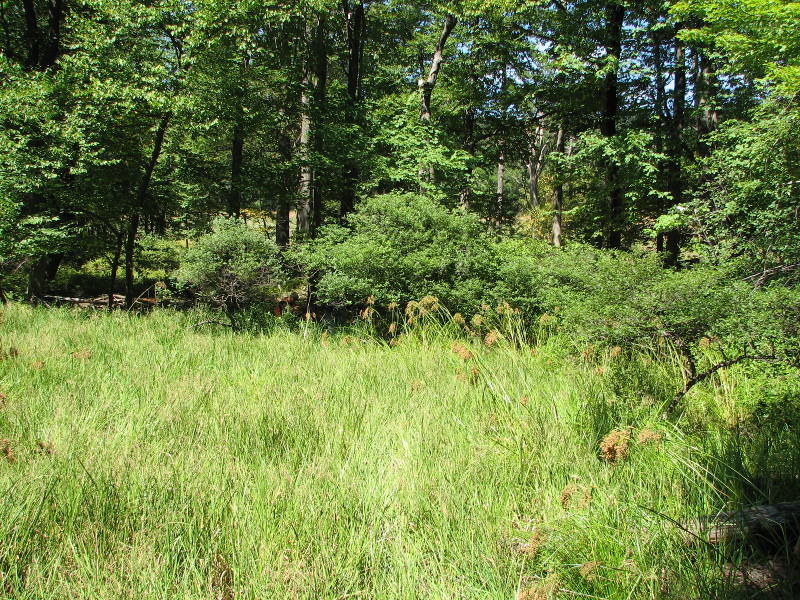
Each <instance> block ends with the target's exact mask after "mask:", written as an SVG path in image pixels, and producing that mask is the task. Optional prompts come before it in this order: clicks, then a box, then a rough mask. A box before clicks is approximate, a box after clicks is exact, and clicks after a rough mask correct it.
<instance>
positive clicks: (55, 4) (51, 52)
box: [40, 0, 64, 71]
mask: <svg viewBox="0 0 800 600" xmlns="http://www.w3.org/2000/svg"><path fill="white" fill-rule="evenodd" d="M47 8H48V17H47V44H46V45H45V47H44V52H43V53H42V57H41V61H40V69H41V70H42V71H44V70H46V69H49V68H50V67H52V66H54V65H55V64H56V61H57V60H58V57H59V56H60V55H61V21H62V20H63V18H64V9H63V4H62V0H49V1H48V3H47Z"/></svg>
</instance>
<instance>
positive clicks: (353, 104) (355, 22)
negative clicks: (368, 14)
mask: <svg viewBox="0 0 800 600" xmlns="http://www.w3.org/2000/svg"><path fill="white" fill-rule="evenodd" d="M342 9H343V10H344V14H345V16H346V18H347V106H346V108H345V123H346V124H347V125H355V124H356V122H357V120H358V105H359V103H360V100H361V98H360V96H361V94H360V87H361V59H362V56H363V48H362V36H363V33H364V3H363V2H355V3H354V6H352V7H351V6H350V2H349V1H348V0H342ZM359 176H360V170H359V168H358V161H356V160H355V157H354V156H352V155H348V156H347V157H346V158H345V164H344V178H343V182H342V191H341V196H340V202H339V217H340V218H342V219H344V217H346V216H347V215H348V214H349V213H351V212H353V208H354V207H355V203H356V186H357V185H358V179H359Z"/></svg>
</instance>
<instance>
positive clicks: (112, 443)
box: [0, 304, 800, 600]
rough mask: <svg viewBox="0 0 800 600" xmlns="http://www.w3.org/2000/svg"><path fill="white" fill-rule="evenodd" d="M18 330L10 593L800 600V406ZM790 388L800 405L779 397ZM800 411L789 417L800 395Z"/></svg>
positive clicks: (622, 367) (354, 351)
mask: <svg viewBox="0 0 800 600" xmlns="http://www.w3.org/2000/svg"><path fill="white" fill-rule="evenodd" d="M199 320H201V319H200V318H198V315H197V314H195V313H194V312H191V311H188V312H183V313H177V312H173V311H170V310H163V309H156V310H154V311H153V313H152V314H149V315H146V316H142V315H138V316H137V315H133V314H128V313H123V312H116V313H102V312H99V311H81V310H78V309H52V310H46V309H41V308H40V309H31V308H28V307H23V306H20V305H14V304H12V305H9V306H7V307H5V308H3V312H2V325H0V350H2V360H0V450H1V452H0V487H1V488H2V497H1V498H0V597H4V598H123V597H129V598H216V599H223V598H225V599H228V598H330V599H337V598H338V599H344V598H386V599H388V598H392V599H394V598H409V599H411V598H498V599H500V598H503V599H516V598H519V599H525V600H534V599H537V600H543V599H545V598H620V599H625V598H710V597H717V598H747V597H758V598H766V597H780V598H789V597H796V595H797V593H798V590H799V589H800V584H798V577H797V574H798V552H800V548H798V545H797V541H796V539H794V538H791V539H789V538H787V539H786V540H784V542H785V543H783V544H780V543H779V544H775V545H772V546H770V547H768V548H767V547H756V546H753V545H750V544H737V543H730V544H728V545H727V546H720V545H714V546H712V545H709V544H706V543H705V542H704V541H703V540H701V539H689V540H687V536H686V532H685V530H684V528H683V525H682V524H683V523H686V522H687V521H688V520H690V519H694V518H697V517H701V516H703V515H713V514H716V513H717V512H719V511H722V510H736V509H739V508H741V507H743V506H751V505H757V504H765V503H774V502H780V501H787V500H796V499H798V497H800V494H799V492H800V482H799V481H798V480H797V476H796V473H797V472H798V465H800V460H798V458H799V456H800V449H798V444H797V442H796V440H797V439H798V437H797V434H798V423H797V420H798V416H797V415H798V411H797V410H796V409H797V406H796V405H794V404H792V402H793V400H791V398H796V397H797V395H796V390H795V391H792V390H788V391H786V390H784V391H785V394H784V396H783V397H782V399H781V402H776V403H774V404H770V405H762V404H758V403H757V402H754V401H753V400H752V398H751V396H752V395H753V390H755V389H760V388H758V385H760V384H759V382H760V381H761V380H762V379H763V378H764V377H767V376H769V374H768V373H767V374H765V373H762V372H756V371H753V370H748V369H747V368H745V367H743V366H742V367H738V366H737V367H735V368H732V369H728V370H721V371H720V372H719V373H718V374H716V375H715V376H714V377H713V378H709V380H708V381H706V382H704V383H703V384H701V385H698V386H697V387H696V388H695V389H693V390H692V393H691V394H690V395H689V396H687V398H686V401H687V403H686V406H685V410H683V412H682V413H681V414H680V415H675V417H674V418H673V419H671V420H670V421H665V420H664V419H663V418H662V416H661V415H662V409H663V400H664V399H667V398H669V397H671V395H672V393H674V391H675V389H676V384H677V383H678V382H680V371H679V365H678V364H677V363H675V362H674V361H670V360H668V359H665V358H664V357H658V356H655V355H653V354H652V353H648V352H646V351H645V350H636V349H625V348H617V347H615V348H608V349H603V348H594V347H578V346H576V344H574V343H572V342H570V340H567V339H564V338H563V337H559V336H558V335H553V336H551V337H549V338H548V339H547V340H546V341H543V342H542V343H541V344H540V345H538V346H536V347H531V346H527V345H524V344H519V343H517V344H514V343H511V342H510V341H509V340H507V339H504V338H502V336H501V337H500V338H499V339H494V340H491V343H489V340H488V339H487V340H480V339H478V340H469V339H459V338H455V337H453V336H452V335H450V334H449V332H448V330H447V328H438V329H436V328H430V329H426V328H424V327H422V328H419V329H417V330H409V331H407V332H405V333H404V334H403V335H402V336H400V337H399V338H398V339H399V341H398V342H395V344H394V345H390V344H387V343H384V342H380V341H376V340H375V339H373V338H370V337H367V336H359V335H357V334H354V333H352V332H351V333H350V334H346V332H343V333H341V334H334V335H330V334H328V333H327V332H325V331H323V330H322V329H317V328H316V327H311V328H310V329H304V328H303V327H302V326H301V327H300V328H299V331H298V330H297V328H296V327H295V330H294V331H291V330H290V328H288V327H285V328H283V327H275V328H274V329H273V331H272V332H271V333H269V334H268V335H251V334H234V333H232V332H230V331H228V330H227V329H224V328H219V330H217V329H213V328H207V329H203V328H194V329H191V328H190V327H191V326H192V325H194V324H195V323H196V322H197V321H199ZM787 385H788V384H787ZM793 394H795V395H793Z"/></svg>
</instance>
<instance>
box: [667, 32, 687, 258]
mask: <svg viewBox="0 0 800 600" xmlns="http://www.w3.org/2000/svg"><path fill="white" fill-rule="evenodd" d="M674 50H675V82H674V89H673V107H672V123H671V125H672V126H671V127H670V140H669V161H668V162H667V177H668V190H669V194H670V198H671V203H672V206H677V205H679V204H680V203H681V202H682V201H683V169H682V162H683V161H682V158H683V129H684V125H685V123H684V119H685V115H686V49H685V47H684V45H683V42H682V41H681V40H680V39H678V38H677V37H676V38H675V48H674ZM679 257H680V231H679V230H677V229H672V230H670V231H667V232H666V233H665V234H664V265H665V266H667V267H674V266H677V265H678V259H679Z"/></svg>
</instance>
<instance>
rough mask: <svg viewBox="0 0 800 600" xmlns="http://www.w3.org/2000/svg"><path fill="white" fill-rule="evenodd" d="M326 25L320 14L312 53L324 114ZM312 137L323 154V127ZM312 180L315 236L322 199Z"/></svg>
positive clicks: (320, 108) (319, 104) (318, 183)
mask: <svg viewBox="0 0 800 600" xmlns="http://www.w3.org/2000/svg"><path fill="white" fill-rule="evenodd" d="M326 27H327V26H326V23H325V17H324V16H321V17H320V20H319V23H318V24H317V32H316V35H315V37H314V55H315V57H316V60H315V64H314V66H315V68H316V70H317V73H316V76H317V81H316V82H315V86H314V103H315V105H316V114H317V115H324V114H325V112H326V103H327V95H328V48H327V45H326V43H325V39H326ZM312 139H313V146H314V150H315V151H316V153H317V155H318V156H323V155H324V154H325V128H324V127H317V128H316V130H315V131H314V132H313V136H312ZM313 181H314V185H313V187H312V190H311V193H312V196H311V237H316V235H317V231H318V230H319V228H320V227H321V226H322V209H323V202H324V199H323V195H322V181H321V179H320V178H319V177H316V178H314V180H313Z"/></svg>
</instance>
